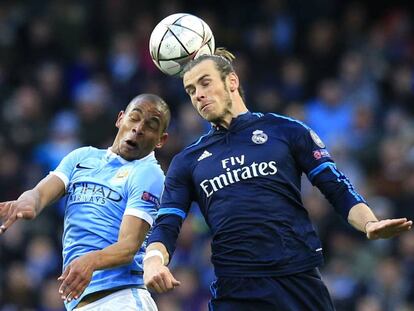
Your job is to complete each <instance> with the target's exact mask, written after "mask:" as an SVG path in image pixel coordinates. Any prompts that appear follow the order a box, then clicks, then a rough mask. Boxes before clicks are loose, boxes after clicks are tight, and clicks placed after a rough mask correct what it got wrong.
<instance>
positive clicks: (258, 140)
mask: <svg viewBox="0 0 414 311" xmlns="http://www.w3.org/2000/svg"><path fill="white" fill-rule="evenodd" d="M252 142H254V143H255V144H258V145H261V144H264V143H265V142H267V134H266V133H264V132H263V131H262V130H255V131H254V132H253V135H252Z"/></svg>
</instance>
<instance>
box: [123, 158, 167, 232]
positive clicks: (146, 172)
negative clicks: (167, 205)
mask: <svg viewBox="0 0 414 311" xmlns="http://www.w3.org/2000/svg"><path fill="white" fill-rule="evenodd" d="M164 179H165V177H164V173H163V172H162V170H161V169H160V168H159V166H158V165H153V166H146V167H144V168H142V169H136V170H135V171H134V173H133V174H132V175H131V176H130V178H129V179H128V184H127V198H128V199H127V205H126V208H125V213H124V215H132V216H135V217H138V218H141V219H143V220H145V221H146V222H147V223H149V224H150V225H151V226H152V224H153V223H154V220H155V218H156V216H157V212H158V209H159V206H160V198H161V195H162V191H163V188H164Z"/></svg>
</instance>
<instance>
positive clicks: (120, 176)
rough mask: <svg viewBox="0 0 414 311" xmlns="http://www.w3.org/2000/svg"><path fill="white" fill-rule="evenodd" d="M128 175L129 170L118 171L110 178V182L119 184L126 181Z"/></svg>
mask: <svg viewBox="0 0 414 311" xmlns="http://www.w3.org/2000/svg"><path fill="white" fill-rule="evenodd" d="M128 175H129V170H126V169H120V170H119V171H118V172H117V173H116V175H115V176H114V177H113V178H112V182H115V183H119V182H123V181H125V180H126V178H127V177H128Z"/></svg>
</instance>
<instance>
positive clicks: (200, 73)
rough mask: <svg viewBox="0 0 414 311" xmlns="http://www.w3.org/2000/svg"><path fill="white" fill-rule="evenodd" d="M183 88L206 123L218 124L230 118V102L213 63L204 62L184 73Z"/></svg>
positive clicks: (226, 90) (228, 94)
mask: <svg viewBox="0 0 414 311" xmlns="http://www.w3.org/2000/svg"><path fill="white" fill-rule="evenodd" d="M183 83H184V88H185V91H186V92H187V94H188V95H189V96H190V98H191V102H192V104H193V106H194V107H195V108H196V109H197V111H198V113H199V114H200V115H201V116H202V117H203V118H204V119H206V120H207V121H210V122H213V123H216V124H219V123H220V121H222V120H225V119H226V118H228V117H229V116H230V118H231V108H232V101H231V97H230V92H229V90H228V87H227V85H226V82H223V80H222V79H221V77H220V72H219V71H218V70H217V68H216V66H215V63H214V61H212V60H209V59H208V60H205V61H202V62H201V63H199V64H197V65H196V66H194V67H193V68H192V69H191V70H189V71H188V72H186V73H185V74H184V77H183Z"/></svg>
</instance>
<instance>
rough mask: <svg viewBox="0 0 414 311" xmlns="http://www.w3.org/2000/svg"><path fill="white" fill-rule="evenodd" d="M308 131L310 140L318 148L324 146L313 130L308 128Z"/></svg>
mask: <svg viewBox="0 0 414 311" xmlns="http://www.w3.org/2000/svg"><path fill="white" fill-rule="evenodd" d="M309 133H310V136H311V137H312V140H313V141H314V143H315V144H316V145H317V146H318V147H319V148H325V144H324V143H323V141H322V140H321V139H320V138H319V136H318V135H317V134H316V133H315V132H314V131H312V130H310V131H309Z"/></svg>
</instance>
